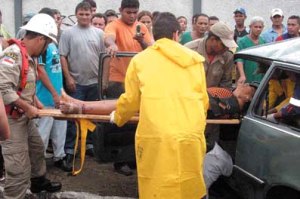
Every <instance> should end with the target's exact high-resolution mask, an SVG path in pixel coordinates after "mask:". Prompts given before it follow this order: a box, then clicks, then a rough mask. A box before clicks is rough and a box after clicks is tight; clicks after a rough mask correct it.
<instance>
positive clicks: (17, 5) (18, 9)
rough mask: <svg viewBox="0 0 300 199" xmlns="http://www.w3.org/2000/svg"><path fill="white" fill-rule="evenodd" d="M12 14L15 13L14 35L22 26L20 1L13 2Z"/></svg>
mask: <svg viewBox="0 0 300 199" xmlns="http://www.w3.org/2000/svg"><path fill="white" fill-rule="evenodd" d="M14 12H15V33H16V34H17V32H18V31H19V28H20V27H21V26H22V18H23V13H22V0H14Z"/></svg>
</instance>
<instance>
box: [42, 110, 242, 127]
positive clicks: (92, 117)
mask: <svg viewBox="0 0 300 199" xmlns="http://www.w3.org/2000/svg"><path fill="white" fill-rule="evenodd" d="M38 115H39V117H45V116H49V117H54V118H56V119H60V120H78V119H86V120H91V121H95V122H109V121H110V116H109V115H91V114H63V113H62V112H61V111H60V110H59V109H40V110H39V112H38ZM138 121H139V117H138V116H133V117H132V118H131V119H130V120H129V121H128V122H130V123H138ZM206 123H207V124H239V123H240V120H239V119H207V120H206Z"/></svg>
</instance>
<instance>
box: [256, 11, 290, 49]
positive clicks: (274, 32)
mask: <svg viewBox="0 0 300 199" xmlns="http://www.w3.org/2000/svg"><path fill="white" fill-rule="evenodd" d="M283 18H284V16H283V12H282V10H281V9H280V8H274V9H273V10H272V11H271V17H270V19H271V21H272V27H271V28H270V29H268V30H266V31H265V32H263V33H262V34H261V36H262V38H263V39H264V40H265V42H266V43H270V42H273V41H275V40H276V38H277V37H278V36H280V35H282V34H284V33H286V32H287V29H286V27H285V26H284V25H283V24H282V21H283Z"/></svg>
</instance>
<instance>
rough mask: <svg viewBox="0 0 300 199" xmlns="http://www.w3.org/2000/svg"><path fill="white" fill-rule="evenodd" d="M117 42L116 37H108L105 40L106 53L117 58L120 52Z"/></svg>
mask: <svg viewBox="0 0 300 199" xmlns="http://www.w3.org/2000/svg"><path fill="white" fill-rule="evenodd" d="M115 41H116V37H115V36H114V35H107V36H105V38H104V44H105V46H106V52H107V53H108V54H110V55H111V56H112V57H113V56H115V55H116V53H117V51H118V50H119V49H118V46H117V44H116V42H115Z"/></svg>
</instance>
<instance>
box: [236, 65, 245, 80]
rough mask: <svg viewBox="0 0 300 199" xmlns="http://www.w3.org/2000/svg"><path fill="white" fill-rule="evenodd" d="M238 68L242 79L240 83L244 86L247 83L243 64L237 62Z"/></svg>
mask: <svg viewBox="0 0 300 199" xmlns="http://www.w3.org/2000/svg"><path fill="white" fill-rule="evenodd" d="M236 67H237V69H238V72H239V74H240V78H239V79H238V83H241V84H243V83H245V81H246V76H245V72H244V64H243V62H236Z"/></svg>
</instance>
